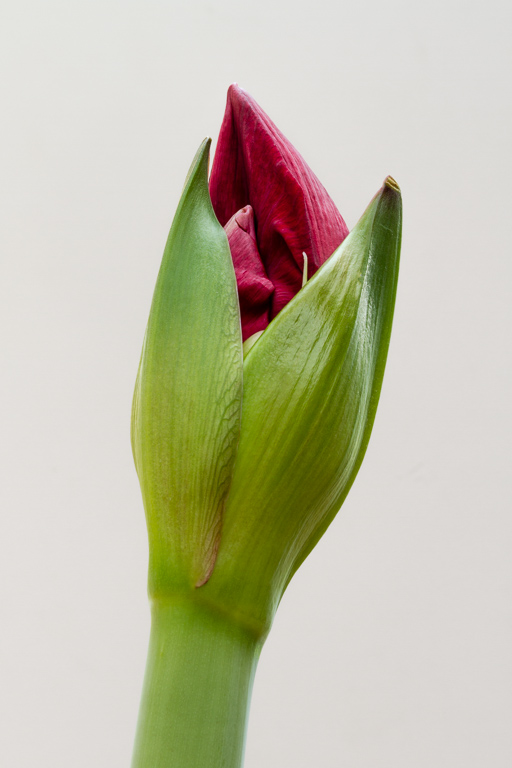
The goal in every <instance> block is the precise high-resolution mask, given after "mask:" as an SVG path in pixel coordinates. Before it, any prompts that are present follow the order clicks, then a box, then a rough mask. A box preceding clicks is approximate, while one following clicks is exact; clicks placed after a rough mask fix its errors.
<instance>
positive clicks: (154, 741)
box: [132, 590, 261, 768]
mask: <svg viewBox="0 0 512 768" xmlns="http://www.w3.org/2000/svg"><path fill="white" fill-rule="evenodd" d="M197 592H200V590H197ZM260 648H261V644H260V643H259V642H258V640H257V639H256V638H255V637H254V636H253V635H252V634H251V633H249V632H246V630H245V629H243V628H242V627H239V626H237V625H236V624H233V622H232V621H227V620H226V617H224V616H222V615H220V614H217V613H216V612H215V611H210V610H209V609H208V608H205V607H204V606H202V605H201V604H200V602H196V601H194V600H192V599H190V598H189V599H187V600H184V601H179V600H177V601H176V600H155V601H153V603H152V622H151V638H150V642H149V651H148V660H147V665H146V675H145V679H144V687H143V691H142V700H141V705H140V711H139V722H138V726H137V735H136V738H135V748H134V753H133V761H132V768H240V766H241V765H242V760H243V752H244V743H245V734H246V729H247V717H248V709H249V701H250V696H251V689H252V683H253V678H254V673H255V669H256V664H257V660H258V657H259V653H260Z"/></svg>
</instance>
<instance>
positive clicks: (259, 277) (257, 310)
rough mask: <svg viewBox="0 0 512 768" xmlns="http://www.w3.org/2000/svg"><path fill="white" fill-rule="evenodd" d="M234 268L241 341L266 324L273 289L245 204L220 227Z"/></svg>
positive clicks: (248, 208) (252, 222)
mask: <svg viewBox="0 0 512 768" xmlns="http://www.w3.org/2000/svg"><path fill="white" fill-rule="evenodd" d="M224 229H225V230H226V234H227V236H228V242H229V247H230V250H231V254H232V257H233V264H234V267H235V274H236V282H237V285H238V297H239V300H240V312H241V316H242V336H243V340H244V341H245V339H247V338H249V336H252V334H253V333H256V332H257V331H263V330H264V329H265V328H266V327H267V325H268V323H269V315H270V300H271V296H272V294H273V292H274V286H273V285H272V283H271V282H270V280H269V279H268V277H267V274H266V272H265V267H264V266H263V263H262V261H261V258H260V254H259V251H258V246H257V243H256V229H255V226H254V214H253V210H252V208H251V206H250V205H246V206H245V208H242V209H241V210H240V211H237V213H235V215H234V216H232V217H231V219H230V220H229V221H228V223H227V224H226V226H225V227H224Z"/></svg>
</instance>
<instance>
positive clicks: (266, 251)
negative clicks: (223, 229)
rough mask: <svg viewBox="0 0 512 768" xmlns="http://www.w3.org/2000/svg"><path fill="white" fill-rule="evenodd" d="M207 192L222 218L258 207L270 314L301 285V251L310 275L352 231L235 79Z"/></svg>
mask: <svg viewBox="0 0 512 768" xmlns="http://www.w3.org/2000/svg"><path fill="white" fill-rule="evenodd" d="M210 194H211V198H212V204H213V208H214V210H215V213H216V215H217V217H218V219H219V221H220V223H221V224H222V225H224V224H226V222H227V221H228V220H229V219H230V218H231V216H233V214H234V213H235V212H236V211H238V210H239V209H240V208H243V207H244V206H246V205H248V204H250V205H251V206H252V207H253V209H254V214H255V218H256V229H257V240H258V245H259V251H260V254H261V258H262V261H263V263H264V265H265V270H266V272H267V275H268V277H269V278H270V280H271V281H272V283H273V284H274V287H275V293H274V297H273V301H272V307H271V312H270V319H272V318H273V317H275V316H276V315H277V314H278V313H279V312H280V311H281V309H282V308H283V307H284V306H285V305H286V304H287V303H288V302H289V301H290V299H291V298H292V297H293V296H294V295H295V294H296V293H297V292H298V291H299V290H300V288H301V285H302V268H303V256H302V254H303V252H306V254H307V256H308V270H309V275H310V276H311V275H313V274H314V273H315V272H316V270H317V269H318V268H319V267H320V265H321V264H323V263H324V261H325V260H326V259H327V258H329V256H330V255H331V254H332V253H333V252H334V251H335V249H336V248H337V247H338V246H339V244H340V243H341V242H342V241H343V240H344V238H345V237H346V236H347V234H348V229H347V227H346V225H345V222H344V221H343V219H342V217H341V215H340V214H339V212H338V210H337V209H336V206H335V205H334V203H333V201H332V200H331V198H330V197H329V195H328V194H327V192H326V191H325V189H324V187H323V186H322V185H321V184H320V182H319V181H318V179H317V178H316V176H315V174H314V173H313V171H311V169H310V168H309V167H308V166H307V165H306V163H305V162H304V160H303V159H302V157H301V156H300V155H299V153H298V152H297V150H296V149H294V147H293V146H292V145H291V144H290V142H289V141H288V140H287V139H286V138H285V137H284V136H283V134H282V133H281V132H280V131H279V130H278V129H277V128H276V126H275V125H274V123H273V122H272V120H270V118H269V117H268V116H267V115H266V114H265V112H264V111H263V110H262V109H261V107H259V106H258V104H257V103H256V102H255V101H254V99H253V98H252V97H251V96H249V94H248V93H246V92H245V91H244V90H242V89H241V88H240V87H239V86H238V85H232V86H230V88H229V91H228V99H227V106H226V113H225V115H224V121H223V123H222V127H221V130H220V135H219V142H218V145H217V151H216V153H215V160H214V162H213V166H212V173H211V177H210ZM243 321H244V317H243V315H242V322H243Z"/></svg>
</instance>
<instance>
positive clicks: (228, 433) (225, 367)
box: [132, 141, 242, 595]
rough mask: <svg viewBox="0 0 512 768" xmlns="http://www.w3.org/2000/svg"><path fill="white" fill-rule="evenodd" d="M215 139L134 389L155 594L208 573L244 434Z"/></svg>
mask: <svg viewBox="0 0 512 768" xmlns="http://www.w3.org/2000/svg"><path fill="white" fill-rule="evenodd" d="M209 145H210V142H209V141H205V142H204V143H203V145H202V146H201V148H200V150H199V152H198V154H197V155H196V158H195V160H194V162H193V164H192V167H191V169H190V172H189V175H188V178H187V181H186V183H185V188H184V190H183V194H182V198H181V201H180V204H179V206H178V210H177V212H176V216H175V218H174V221H173V225H172V228H171V231H170V234H169V239H168V241H167V245H166V247H165V251H164V256H163V260H162V266H161V268H160V272H159V275H158V280H157V284H156V287H155V293H154V296H153V303H152V305H151V313H150V316H149V322H148V327H147V330H146V338H145V341H144V348H143V351H142V357H141V362H140V367H139V374H138V377H137V383H136V386H135V395H134V404H133V415H132V445H133V452H134V458H135V465H136V467H137V472H138V475H139V480H140V484H141V489H142V495H143V499H144V506H145V509H146V518H147V525H148V534H149V549H150V563H149V582H150V583H149V589H150V593H152V594H153V595H155V594H159V593H162V592H166V591H169V590H176V589H180V588H183V587H185V588H187V587H188V588H193V587H194V586H198V585H200V584H201V583H204V581H205V580H206V579H207V578H208V576H209V574H210V572H211V570H212V568H213V565H214V562H215V556H216V553H217V547H218V541H219V536H220V528H221V518H222V512H223V507H224V502H225V498H226V494H227V491H228V488H229V484H230V481H231V474H232V470H233V463H234V459H235V453H236V448H237V445H238V440H239V432H240V415H241V414H240V412H241V395H242V392H241V386H242V346H241V334H240V315H239V309H238V298H237V291H236V281H235V275H234V271H233V264H232V261H231V255H230V252H229V247H228V242H227V238H226V234H225V232H224V230H223V229H222V227H221V226H220V225H219V223H218V221H217V219H216V218H215V215H214V212H213V209H212V207H211V203H210V197H209V194H208V182H207V175H208V150H209Z"/></svg>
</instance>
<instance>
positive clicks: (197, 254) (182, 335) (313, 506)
mask: <svg viewBox="0 0 512 768" xmlns="http://www.w3.org/2000/svg"><path fill="white" fill-rule="evenodd" d="M208 151H209V142H204V143H203V145H202V146H201V148H200V150H199V152H198V154H197V156H196V158H195V160H194V163H193V165H192V168H191V171H190V173H189V176H188V179H187V183H186V185H185V189H184V191H183V195H182V199H181V202H180V204H179V207H178V211H177V213H176V216H175V219H174V222H173V225H172V229H171V232H170V235H169V239H168V242H167V246H166V249H165V253H164V258H163V262H162V267H161V269H160V274H159V276H158V281H157V286H156V289H155V295H154V299H153V304H152V308H151V313H150V318H149V323H148V328H147V332H146V338H145V342H144V348H143V352H142V358H141V363H140V368H139V374H138V378H137V384H136V388H135V397H134V407H133V419H132V440H133V450H134V456H135V463H136V466H137V471H138V474H139V478H140V482H141V487H142V493H143V498H144V505H145V509H146V516H147V524H148V532H149V544H150V566H149V587H150V593H151V595H152V596H153V597H159V596H165V595H175V594H177V593H183V594H185V593H186V594H191V593H192V592H194V599H198V600H201V601H204V603H205V604H208V605H209V606H212V607H215V609H216V610H219V611H221V612H222V613H223V614H227V615H231V616H232V617H233V618H235V619H236V621H238V622H240V623H242V624H244V625H245V626H247V627H250V628H251V629H252V631H254V632H255V633H256V634H257V635H258V636H260V637H263V636H264V635H265V634H266V632H267V631H268V629H269V627H270V624H271V622H272V618H273V615H274V613H275V610H276V608H277V605H278V604H279V601H280V599H281V596H282V594H283V592H284V590H285V588H286V585H287V584H288V582H289V581H290V579H291V577H292V576H293V574H294V573H295V571H296V570H297V568H298V567H299V566H300V564H301V563H302V561H303V560H304V558H305V557H306V556H307V555H308V553H309V552H310V551H311V549H312V548H313V547H314V545H315V544H316V542H317V541H318V540H319V538H320V537H321V536H322V534H323V533H324V531H325V530H326V528H327V527H328V525H329V523H330V522H331V521H332V519H333V517H334V515H335V514H336V512H337V511H338V509H339V507H340V505H341V504H342V502H343V500H344V498H345V496H346V495H347V493H348V491H349V489H350V486H351V485H352V483H353V481H354V478H355V476H356V474H357V471H358V469H359V466H360V464H361V461H362V459H363V456H364V452H365V450H366V447H367V444H368V440H369V437H370V432H371V429H372V425H373V420H374V417H375V411H376V408H377V402H378V398H379V393H380V389H381V384H382V377H383V373H384V366H385V362H386V355H387V349H388V344H389V336H390V331H391V323H392V318H393V308H394V302H395V292H396V284H397V277H398V262H399V252H400V238H401V197H400V191H399V188H398V186H397V185H396V183H395V182H394V181H393V180H392V179H391V178H389V177H388V179H386V181H385V183H384V185H383V187H382V189H381V190H380V191H379V192H378V193H377V195H376V196H375V197H374V199H373V200H372V201H371V203H370V205H369V206H368V208H367V210H366V211H365V213H364V214H363V216H362V217H361V219H360V221H359V222H358V224H357V225H356V226H355V227H354V229H353V231H352V232H351V233H350V235H349V236H348V237H347V238H346V239H345V240H344V241H343V243H342V244H341V246H340V247H339V248H338V249H337V250H336V251H335V253H334V254H333V255H332V256H331V257H330V258H329V259H328V261H327V262H326V263H325V264H324V265H323V266H322V267H321V268H320V269H319V270H318V272H316V274H315V275H314V276H313V277H312V278H311V279H310V280H309V281H308V282H307V283H306V285H305V286H304V288H303V289H302V290H300V291H299V293H298V294H297V295H296V296H295V298H293V299H292V300H291V301H290V302H289V304H287V305H286V307H285V308H284V309H283V310H282V311H281V312H280V314H279V315H278V316H277V317H276V318H275V319H274V320H273V321H272V322H271V323H270V325H269V326H268V327H267V328H266V330H265V331H264V332H263V334H262V335H261V337H260V338H259V339H258V340H257V342H256V343H255V344H254V346H253V347H252V348H251V349H250V351H249V352H248V354H247V355H246V358H245V360H244V361H243V358H242V338H241V332H240V317H239V308H238V300H237V289H236V282H235V276H234V271H233V266H232V263H231V257H230V252H229V247H228V244H227V239H226V236H225V233H224V230H223V229H222V227H221V226H220V224H219V223H218V222H217V220H216V218H215V215H214V213H213V209H212V207H211V203H210V198H209V193H208V180H207V170H208ZM242 361H243V362H242ZM242 379H243V387H242ZM242 390H243V391H242ZM240 419H241V421H240Z"/></svg>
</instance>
